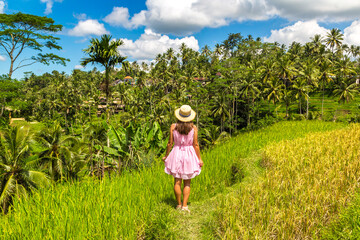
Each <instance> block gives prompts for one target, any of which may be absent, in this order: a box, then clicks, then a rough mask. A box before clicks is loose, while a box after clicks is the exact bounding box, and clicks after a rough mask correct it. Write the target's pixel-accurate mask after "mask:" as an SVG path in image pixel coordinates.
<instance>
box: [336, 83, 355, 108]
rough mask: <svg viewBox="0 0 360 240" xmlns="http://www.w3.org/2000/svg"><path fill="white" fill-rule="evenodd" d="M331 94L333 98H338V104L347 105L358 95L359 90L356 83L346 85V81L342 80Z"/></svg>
mask: <svg viewBox="0 0 360 240" xmlns="http://www.w3.org/2000/svg"><path fill="white" fill-rule="evenodd" d="M333 93H334V95H335V96H339V100H338V101H339V102H340V103H341V102H342V103H345V102H347V103H348V102H350V101H352V100H354V99H355V96H356V95H358V94H359V89H358V86H357V84H356V83H348V81H346V80H344V79H342V80H341V81H340V83H339V84H336V86H335V90H334V91H333Z"/></svg>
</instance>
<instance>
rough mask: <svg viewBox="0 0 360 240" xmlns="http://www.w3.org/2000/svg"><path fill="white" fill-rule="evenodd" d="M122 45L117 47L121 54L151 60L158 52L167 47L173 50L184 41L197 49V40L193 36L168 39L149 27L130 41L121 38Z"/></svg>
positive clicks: (164, 50)
mask: <svg viewBox="0 0 360 240" xmlns="http://www.w3.org/2000/svg"><path fill="white" fill-rule="evenodd" d="M122 40H123V41H124V45H122V46H121V47H119V51H120V53H121V54H122V55H124V56H128V57H130V58H133V59H137V60H151V59H154V58H155V57H156V55H157V54H159V53H164V52H166V50H168V49H169V48H173V49H174V50H175V51H176V50H178V49H179V47H180V45H181V43H185V44H186V45H187V47H189V48H192V49H194V50H195V51H198V50H199V44H198V41H197V40H196V39H195V38H194V37H193V36H191V37H184V38H181V39H179V38H176V39H170V38H169V37H168V36H166V35H161V34H157V33H154V32H153V31H152V30H150V29H146V30H145V33H143V34H142V35H141V36H140V38H139V39H137V40H136V41H132V40H129V39H126V38H125V39H122Z"/></svg>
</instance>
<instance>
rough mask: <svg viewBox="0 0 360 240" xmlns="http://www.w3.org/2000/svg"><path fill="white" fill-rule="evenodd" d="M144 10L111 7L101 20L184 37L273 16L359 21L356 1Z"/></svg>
mask: <svg viewBox="0 0 360 240" xmlns="http://www.w3.org/2000/svg"><path fill="white" fill-rule="evenodd" d="M146 6H147V9H146V10H142V11H140V12H138V13H136V14H134V15H133V16H129V10H128V9H127V8H123V7H114V8H113V10H112V12H111V13H110V14H109V15H107V16H106V17H105V18H104V20H105V21H106V22H107V23H109V24H111V25H116V26H123V27H126V28H136V27H138V26H145V27H146V28H148V29H152V30H153V31H155V32H157V33H162V34H174V35H179V36H181V35H182V36H185V35H188V34H191V33H194V32H197V31H200V30H201V29H203V28H205V27H214V28H215V27H220V26H224V25H228V24H229V23H231V22H234V21H237V22H241V21H245V20H267V19H269V18H272V17H274V16H278V17H281V18H286V19H288V20H291V21H299V20H300V21H304V22H306V21H309V20H316V21H318V22H319V21H330V22H341V21H351V20H355V19H358V17H359V14H358V13H359V12H360V1H359V0H341V1H340V0H316V1H314V0H211V1H209V0H171V1H169V0H146Z"/></svg>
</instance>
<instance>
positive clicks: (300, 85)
mask: <svg viewBox="0 0 360 240" xmlns="http://www.w3.org/2000/svg"><path fill="white" fill-rule="evenodd" d="M292 88H293V89H294V96H295V98H296V99H299V109H300V110H299V111H300V112H299V113H300V114H302V107H301V99H302V98H303V97H304V98H305V99H306V102H307V103H308V102H309V94H308V93H309V91H310V88H311V86H310V85H309V84H308V83H307V81H306V79H302V78H298V79H297V81H295V82H294V84H293V85H292Z"/></svg>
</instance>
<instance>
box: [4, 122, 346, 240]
mask: <svg viewBox="0 0 360 240" xmlns="http://www.w3.org/2000/svg"><path fill="white" fill-rule="evenodd" d="M344 126H345V125H343V124H339V123H324V122H312V121H304V122H280V123H277V124H275V125H273V126H271V127H268V128H265V129H262V130H258V131H255V132H247V133H242V134H239V135H238V136H236V137H234V138H233V139H231V140H229V141H227V142H225V143H223V144H222V145H221V146H218V147H215V148H214V149H211V150H208V151H206V152H204V153H203V155H202V156H203V160H204V162H205V166H204V168H203V171H202V173H201V174H200V176H198V177H197V178H195V179H194V180H193V182H192V193H191V198H190V201H194V202H195V201H206V199H209V198H210V197H212V196H214V195H216V194H218V193H221V192H224V190H226V189H227V186H229V185H230V184H232V183H233V182H232V181H230V180H229V179H231V174H232V172H233V171H232V170H231V166H233V165H234V164H237V163H238V161H239V159H240V158H245V157H248V156H249V155H251V154H252V153H254V151H256V150H258V149H260V148H262V147H264V146H266V145H268V144H270V143H273V142H278V141H280V140H283V139H295V138H298V137H303V136H305V135H306V134H307V133H309V132H319V131H328V130H332V129H339V128H343V127H344ZM245 174H246V173H245ZM172 184H173V180H172V177H171V176H168V175H166V174H165V173H164V172H163V165H162V163H161V162H160V160H159V163H157V164H155V165H154V166H153V167H151V168H146V169H142V170H139V171H132V172H125V173H123V174H122V175H121V176H116V177H112V178H111V179H109V178H106V179H105V180H103V181H98V180H94V179H84V180H82V181H81V182H76V183H72V184H70V183H64V184H57V185H55V186H54V187H53V188H51V189H44V190H41V191H39V192H37V193H34V194H33V195H32V196H31V197H29V198H28V199H26V200H24V199H23V200H16V201H15V202H14V206H13V208H12V210H11V211H10V213H9V214H8V215H6V216H2V217H0V239H136V238H142V237H145V238H146V235H145V234H146V231H147V226H148V225H149V224H150V225H151V221H152V220H151V215H152V214H153V213H154V211H156V208H157V206H158V205H159V204H162V205H163V204H167V205H169V206H171V207H174V206H175V204H176V203H175V201H174V197H173V191H172ZM190 205H191V202H190ZM224 207H225V206H224ZM225 209H227V208H225ZM227 210H228V209H227ZM167 216H168V215H166V213H165V214H164V215H163V217H162V218H164V219H165V220H163V221H162V219H159V221H160V220H161V221H160V222H162V223H164V224H163V225H164V226H163V227H164V228H165V230H166V222H167V219H166V217H167ZM259 230H261V229H259ZM151 231H157V230H156V228H155V229H151ZM164 233H166V231H164ZM167 233H168V235H169V236H171V233H169V232H167ZM155 235H156V234H155ZM164 236H165V235H164Z"/></svg>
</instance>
